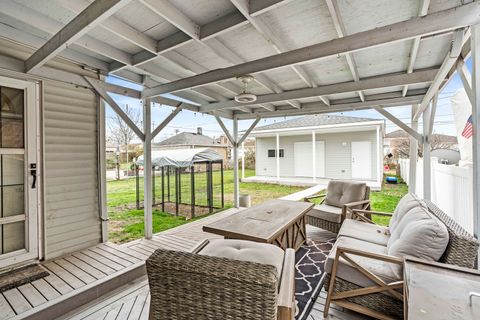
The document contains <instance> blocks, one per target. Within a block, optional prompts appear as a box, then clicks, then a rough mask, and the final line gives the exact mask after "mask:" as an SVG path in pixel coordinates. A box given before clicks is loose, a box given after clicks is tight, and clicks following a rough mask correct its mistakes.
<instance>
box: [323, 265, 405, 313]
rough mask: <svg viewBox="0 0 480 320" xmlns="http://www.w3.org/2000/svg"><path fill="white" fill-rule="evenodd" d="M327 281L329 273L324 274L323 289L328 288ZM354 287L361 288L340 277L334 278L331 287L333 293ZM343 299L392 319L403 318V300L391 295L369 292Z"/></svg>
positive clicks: (328, 280) (353, 288) (328, 281)
mask: <svg viewBox="0 0 480 320" xmlns="http://www.w3.org/2000/svg"><path fill="white" fill-rule="evenodd" d="M329 283H330V275H329V274H326V275H325V282H324V284H323V286H324V288H325V290H328V285H329ZM355 289H361V287H360V286H357V285H356V284H353V283H351V282H349V281H346V280H343V279H341V278H337V279H335V286H334V288H333V292H334V293H339V292H344V291H350V290H355ZM345 300H347V301H348V302H352V303H356V304H359V305H362V306H364V307H367V308H370V309H372V310H375V311H377V312H380V313H383V314H386V315H388V316H390V317H392V318H394V319H403V302H402V301H400V300H398V299H395V298H393V297H392V296H389V295H386V294H384V293H370V294H368V295H365V296H358V297H354V298H347V299H345ZM333 303H335V302H333Z"/></svg>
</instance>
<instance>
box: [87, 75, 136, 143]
mask: <svg viewBox="0 0 480 320" xmlns="http://www.w3.org/2000/svg"><path fill="white" fill-rule="evenodd" d="M84 79H85V80H87V82H88V83H90V85H91V87H92V88H93V89H94V90H95V92H96V93H97V94H98V95H99V96H100V97H102V99H103V100H105V102H106V103H108V105H109V106H110V107H111V108H112V109H113V110H114V111H115V112H116V113H117V114H118V115H119V116H120V118H122V120H123V121H125V123H126V124H127V125H128V127H129V128H130V129H132V130H133V131H134V132H135V134H136V135H137V136H138V137H139V138H140V140H142V141H143V140H145V135H144V133H143V132H142V131H141V130H140V129H139V128H138V127H137V125H136V124H135V123H134V122H133V121H132V120H131V119H130V117H129V116H128V115H127V114H126V113H125V112H124V111H123V109H122V108H121V107H120V106H119V105H118V104H117V103H116V102H115V100H113V98H112V97H110V95H109V94H108V93H107V89H106V88H105V87H104V85H103V82H102V81H100V80H95V79H92V78H88V77H84Z"/></svg>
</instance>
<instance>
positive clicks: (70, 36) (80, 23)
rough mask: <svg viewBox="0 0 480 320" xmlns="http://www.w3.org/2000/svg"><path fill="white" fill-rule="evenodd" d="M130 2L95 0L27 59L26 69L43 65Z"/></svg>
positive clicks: (126, 0)
mask: <svg viewBox="0 0 480 320" xmlns="http://www.w3.org/2000/svg"><path fill="white" fill-rule="evenodd" d="M128 2H129V0H95V1H94V2H93V3H92V4H90V5H89V6H88V7H87V8H86V9H85V10H84V11H82V12H81V13H80V14H79V15H78V16H76V17H75V18H73V19H72V21H70V22H69V23H68V24H67V25H65V26H64V27H63V28H62V29H61V30H60V31H58V32H57V33H56V34H55V35H54V36H53V37H52V38H50V39H49V40H48V41H47V42H46V43H45V44H44V45H43V46H42V47H41V48H39V49H38V50H37V51H35V53H33V54H32V55H31V56H30V57H29V58H28V59H27V60H26V61H25V71H26V72H29V71H30V70H32V69H33V68H35V67H39V66H41V65H43V64H44V63H45V62H47V61H48V60H49V59H51V58H52V57H54V56H55V55H57V53H59V52H60V51H62V50H63V49H65V48H66V47H67V46H68V45H69V44H70V43H72V42H75V40H76V39H78V38H80V37H81V36H82V35H84V34H86V33H87V32H88V31H89V30H91V29H92V28H93V27H95V26H96V25H98V24H99V23H101V22H102V21H103V20H104V19H106V18H108V17H109V16H111V15H112V14H114V13H115V12H116V11H117V10H118V9H120V8H121V7H123V6H125V5H126V4H127V3H128Z"/></svg>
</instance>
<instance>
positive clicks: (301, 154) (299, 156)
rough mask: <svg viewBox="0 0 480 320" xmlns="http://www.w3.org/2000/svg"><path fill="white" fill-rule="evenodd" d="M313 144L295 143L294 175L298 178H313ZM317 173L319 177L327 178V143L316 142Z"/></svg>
mask: <svg viewBox="0 0 480 320" xmlns="http://www.w3.org/2000/svg"><path fill="white" fill-rule="evenodd" d="M312 149H313V148H312V142H311V141H305V142H295V143H294V145H293V150H294V153H295V156H294V174H295V176H296V177H313V154H312ZM315 163H316V165H315V172H316V176H317V177H325V142H324V141H316V142H315Z"/></svg>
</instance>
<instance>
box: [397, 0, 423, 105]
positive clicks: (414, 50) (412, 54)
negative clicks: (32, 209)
mask: <svg viewBox="0 0 480 320" xmlns="http://www.w3.org/2000/svg"><path fill="white" fill-rule="evenodd" d="M429 6H430V0H422V2H421V3H420V8H419V10H418V16H419V17H423V16H425V15H426V14H427V13H428V7H429ZM421 39H422V37H415V38H414V39H413V43H412V48H411V49H410V59H409V60H408V67H407V73H412V72H413V67H414V66H415V61H416V60H417V55H418V49H419V48H420V41H421ZM407 91H408V85H406V86H404V87H403V90H402V94H403V96H404V97H405V96H406V95H407Z"/></svg>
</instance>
